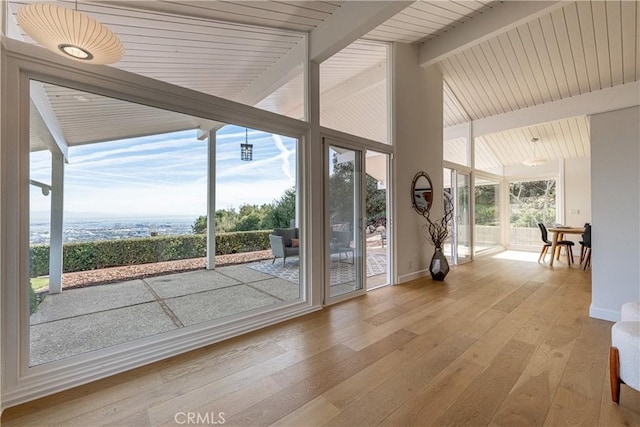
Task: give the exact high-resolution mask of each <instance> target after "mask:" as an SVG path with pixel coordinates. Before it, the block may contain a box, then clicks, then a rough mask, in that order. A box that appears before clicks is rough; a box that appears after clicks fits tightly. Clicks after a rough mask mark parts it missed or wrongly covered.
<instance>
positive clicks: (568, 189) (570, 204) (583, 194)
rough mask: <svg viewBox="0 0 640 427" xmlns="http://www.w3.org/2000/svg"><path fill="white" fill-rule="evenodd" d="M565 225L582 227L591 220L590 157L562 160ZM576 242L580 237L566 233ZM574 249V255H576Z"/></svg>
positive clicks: (567, 236)
mask: <svg viewBox="0 0 640 427" xmlns="http://www.w3.org/2000/svg"><path fill="white" fill-rule="evenodd" d="M562 222H563V223H564V224H565V225H569V226H572V227H582V226H583V225H584V224H585V223H587V222H591V157H581V158H579V159H565V160H564V220H563V221H562ZM565 239H568V240H573V241H574V242H576V247H579V246H577V245H578V242H579V241H580V240H581V237H580V236H578V235H575V234H574V235H566V236H565ZM578 254H579V252H578V253H576V252H575V251H574V255H576V256H577V255H578Z"/></svg>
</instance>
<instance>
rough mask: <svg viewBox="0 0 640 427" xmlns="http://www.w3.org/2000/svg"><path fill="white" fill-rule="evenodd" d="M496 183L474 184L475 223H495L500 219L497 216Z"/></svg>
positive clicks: (497, 188) (497, 186) (497, 195)
mask: <svg viewBox="0 0 640 427" xmlns="http://www.w3.org/2000/svg"><path fill="white" fill-rule="evenodd" d="M499 189H500V186H499V185H498V184H486V185H476V187H475V209H476V225H495V224H496V223H497V222H499V221H500V218H499V217H498V213H499V210H498V209H499V208H498V203H497V202H498V200H499V199H498V197H499V191H500V190H499Z"/></svg>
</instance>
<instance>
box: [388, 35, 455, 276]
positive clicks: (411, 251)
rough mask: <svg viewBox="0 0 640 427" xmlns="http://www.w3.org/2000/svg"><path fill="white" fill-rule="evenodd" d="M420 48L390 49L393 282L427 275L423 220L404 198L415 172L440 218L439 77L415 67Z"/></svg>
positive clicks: (428, 255)
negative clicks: (424, 176)
mask: <svg viewBox="0 0 640 427" xmlns="http://www.w3.org/2000/svg"><path fill="white" fill-rule="evenodd" d="M418 49H419V48H418V47H417V46H415V45H410V44H405V43H394V44H393V47H392V52H393V54H392V61H393V63H392V69H393V73H392V84H393V98H392V102H391V109H392V117H393V123H392V129H393V143H394V144H395V148H396V152H395V156H396V164H397V165H402V167H399V168H397V170H396V171H395V179H394V182H393V186H394V192H395V194H397V195H398V197H397V198H396V200H395V206H394V207H393V209H394V212H395V215H394V218H395V223H396V225H398V224H399V226H396V227H395V238H396V242H397V243H398V244H397V245H396V263H397V264H396V268H395V275H396V277H395V283H402V282H406V281H408V280H412V279H416V278H418V277H422V276H427V275H428V274H429V268H428V267H429V262H430V260H431V256H432V255H433V245H432V244H431V242H430V241H428V239H425V233H424V230H423V229H422V226H423V225H424V223H425V220H424V218H422V217H421V216H420V215H418V214H417V213H416V212H415V211H414V210H413V206H412V204H411V199H410V197H408V196H403V195H407V194H408V192H409V189H410V187H411V181H412V180H413V177H414V175H415V174H416V172H418V171H425V172H427V173H428V174H429V175H430V176H431V180H432V181H433V189H434V203H433V207H432V212H433V217H435V218H439V217H440V216H442V214H443V201H442V197H443V196H442V188H443V184H442V153H443V147H442V146H443V143H442V139H443V129H442V114H443V113H442V105H443V104H442V74H441V73H440V71H439V70H438V68H437V67H436V66H431V67H428V68H426V69H424V68H421V67H420V66H419V65H418Z"/></svg>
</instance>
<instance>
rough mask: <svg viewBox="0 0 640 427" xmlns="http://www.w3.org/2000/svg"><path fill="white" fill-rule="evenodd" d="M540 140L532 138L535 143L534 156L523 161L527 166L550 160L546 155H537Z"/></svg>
mask: <svg viewBox="0 0 640 427" xmlns="http://www.w3.org/2000/svg"><path fill="white" fill-rule="evenodd" d="M538 141H539V139H538V138H531V143H532V144H533V157H532V158H530V159H527V160H525V161H524V162H522V163H523V164H525V165H527V166H539V165H542V164H544V163H547V162H548V161H549V159H547V158H546V157H542V156H536V145H537V142H538Z"/></svg>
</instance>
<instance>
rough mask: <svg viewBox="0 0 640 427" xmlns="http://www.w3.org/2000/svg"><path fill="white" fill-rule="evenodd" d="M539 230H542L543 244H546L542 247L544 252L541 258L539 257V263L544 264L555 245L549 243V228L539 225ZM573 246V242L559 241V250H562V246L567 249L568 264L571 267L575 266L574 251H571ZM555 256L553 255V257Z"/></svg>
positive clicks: (541, 252)
mask: <svg viewBox="0 0 640 427" xmlns="http://www.w3.org/2000/svg"><path fill="white" fill-rule="evenodd" d="M538 228H540V234H541V237H542V242H543V243H544V245H543V246H542V250H541V251H540V256H539V257H538V262H540V260H542V262H544V258H545V256H546V255H547V251H548V250H549V248H550V247H551V246H552V245H553V243H551V242H550V241H549V232H548V231H547V227H545V225H544V224H543V223H538ZM573 245H574V243H573V242H572V241H571V240H558V246H557V248H558V249H557V250H560V248H562V246H565V247H566V248H567V264H569V265H571V264H573V251H572V249H571V248H572V247H573ZM554 255H555V254H551V256H552V257H553V256H554Z"/></svg>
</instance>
